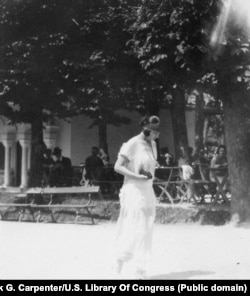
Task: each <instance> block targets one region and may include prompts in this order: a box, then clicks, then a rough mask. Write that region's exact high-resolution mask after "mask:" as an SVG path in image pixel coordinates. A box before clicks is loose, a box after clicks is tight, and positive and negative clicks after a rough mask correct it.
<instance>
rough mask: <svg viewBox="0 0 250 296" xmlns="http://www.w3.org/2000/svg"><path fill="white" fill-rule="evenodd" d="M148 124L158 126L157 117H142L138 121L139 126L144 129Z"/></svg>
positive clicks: (158, 120)
mask: <svg viewBox="0 0 250 296" xmlns="http://www.w3.org/2000/svg"><path fill="white" fill-rule="evenodd" d="M148 124H160V119H159V117H158V116H155V115H152V116H148V115H146V116H144V117H142V119H141V120H140V126H141V127H144V126H146V125H148Z"/></svg>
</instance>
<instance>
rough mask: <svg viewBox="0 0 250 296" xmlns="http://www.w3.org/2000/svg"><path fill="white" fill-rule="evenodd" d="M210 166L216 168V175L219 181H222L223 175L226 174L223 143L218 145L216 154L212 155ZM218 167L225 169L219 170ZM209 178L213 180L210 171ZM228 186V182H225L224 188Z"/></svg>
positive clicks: (225, 157)
mask: <svg viewBox="0 0 250 296" xmlns="http://www.w3.org/2000/svg"><path fill="white" fill-rule="evenodd" d="M210 166H211V168H218V171H217V170H216V176H217V178H218V180H219V181H220V182H222V180H223V178H224V176H225V175H226V174H227V169H226V168H227V156H226V147H225V146H224V145H220V146H219V148H218V154H216V155H214V156H213V158H212V159H211V164H210ZM220 168H225V170H220ZM210 180H211V181H215V180H214V177H213V174H212V173H210ZM227 187H228V184H227V183H226V184H225V188H227Z"/></svg>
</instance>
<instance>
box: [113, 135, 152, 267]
mask: <svg viewBox="0 0 250 296" xmlns="http://www.w3.org/2000/svg"><path fill="white" fill-rule="evenodd" d="M119 155H123V156H125V157H126V158H127V159H128V160H129V162H128V165H127V168H128V169H129V170H131V171H133V172H135V173H139V171H140V169H144V170H145V171H149V172H150V173H151V174H152V176H153V177H154V171H155V166H156V159H157V150H156V143H155V142H154V141H151V142H149V143H148V142H146V141H145V140H144V139H143V136H142V134H140V135H137V136H135V137H133V138H132V139H130V140H129V141H128V142H126V143H124V144H123V145H122V147H121V149H120V152H119ZM152 185H153V179H149V180H136V179H134V178H131V177H128V176H125V177H124V183H123V186H122V188H121V191H120V195H119V197H120V205H121V210H120V215H119V218H118V222H117V237H116V256H117V259H120V260H122V261H123V262H125V261H128V260H131V259H133V263H134V265H135V268H136V270H138V271H146V269H147V265H148V262H149V259H150V254H151V248H152V234H153V224H154V220H155V200H156V199H155V194H154V190H153V186H152Z"/></svg>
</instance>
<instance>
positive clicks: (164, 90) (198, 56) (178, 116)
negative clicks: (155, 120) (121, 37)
mask: <svg viewBox="0 0 250 296" xmlns="http://www.w3.org/2000/svg"><path fill="white" fill-rule="evenodd" d="M213 5H214V4H213V1H191V0H190V1H188V0H181V1H168V0H154V1H141V7H140V8H138V11H137V18H136V21H135V22H134V24H133V26H132V32H133V34H134V38H133V39H132V41H131V43H132V45H133V49H134V52H135V53H136V55H137V57H138V58H139V60H140V62H141V65H142V67H143V68H144V69H145V71H146V73H147V75H148V77H149V78H150V79H153V80H154V81H155V84H156V85H157V89H158V90H160V92H158V96H159V98H158V101H159V105H160V106H161V107H162V106H165V105H166V99H165V98H166V97H167V94H171V96H172V98H173V99H172V106H171V109H170V110H171V112H172V119H173V128H174V131H175V134H174V141H175V150H176V156H177V158H178V157H179V151H180V149H179V148H180V147H183V148H184V151H185V152H186V155H188V147H187V146H188V143H187V130H186V122H185V110H186V103H185V98H186V96H187V94H189V93H191V92H192V91H193V90H194V89H195V88H196V87H197V86H198V85H199V83H198V82H197V80H198V78H200V77H201V75H202V74H204V71H205V73H206V69H204V62H205V61H206V60H205V59H204V57H205V56H206V54H207V51H208V50H207V46H208V32H207V30H205V29H204V28H205V26H206V25H207V24H208V23H209V21H211V15H210V14H209V13H208V11H209V10H212V9H214V8H213ZM204 41H205V42H206V44H204ZM201 88H202V86H201V85H199V89H201Z"/></svg>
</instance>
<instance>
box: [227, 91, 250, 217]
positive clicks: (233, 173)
mask: <svg viewBox="0 0 250 296" xmlns="http://www.w3.org/2000/svg"><path fill="white" fill-rule="evenodd" d="M224 115H225V132H226V142H227V155H228V164H229V175H230V184H231V194H232V200H231V213H232V216H233V217H237V218H238V219H239V222H246V221H250V182H249V180H250V152H249V151H250V150H249V147H250V121H249V118H250V99H249V93H236V94H234V95H233V97H232V100H231V102H228V101H227V102H225V103H224Z"/></svg>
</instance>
